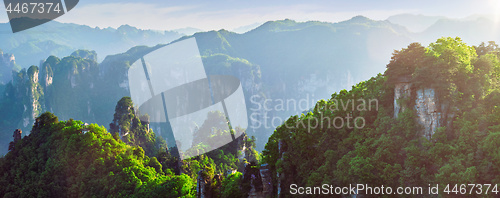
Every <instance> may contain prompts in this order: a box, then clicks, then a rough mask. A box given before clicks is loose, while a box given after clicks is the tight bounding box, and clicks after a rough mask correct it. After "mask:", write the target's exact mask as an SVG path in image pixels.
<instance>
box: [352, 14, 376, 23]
mask: <svg viewBox="0 0 500 198" xmlns="http://www.w3.org/2000/svg"><path fill="white" fill-rule="evenodd" d="M347 22H351V23H367V22H373V20H371V19H369V18H368V17H365V16H362V15H357V16H354V17H352V18H351V19H349V20H347Z"/></svg>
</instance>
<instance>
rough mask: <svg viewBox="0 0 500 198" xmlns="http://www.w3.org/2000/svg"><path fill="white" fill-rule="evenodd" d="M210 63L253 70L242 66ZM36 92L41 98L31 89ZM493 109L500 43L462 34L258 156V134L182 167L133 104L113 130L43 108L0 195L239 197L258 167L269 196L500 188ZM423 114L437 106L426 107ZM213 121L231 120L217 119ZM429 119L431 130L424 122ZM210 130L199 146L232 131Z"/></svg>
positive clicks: (498, 129)
mask: <svg viewBox="0 0 500 198" xmlns="http://www.w3.org/2000/svg"><path fill="white" fill-rule="evenodd" d="M82 53H83V52H82ZM205 58H206V59H207V60H208V61H209V62H213V63H214V64H215V63H217V62H221V61H222V62H228V60H229V63H228V65H226V66H227V67H231V68H238V67H241V69H245V70H249V71H253V70H252V69H251V68H252V67H253V65H251V64H248V63H246V62H245V61H244V60H240V59H234V58H231V57H228V56H225V55H215V56H209V57H205ZM77 60H81V61H85V60H82V59H78V58H77ZM58 61H61V60H58ZM90 63H92V61H90ZM89 67H90V68H92V64H89ZM36 69H37V68H35V67H33V68H31V69H29V70H28V71H26V73H28V74H30V73H35V72H38V70H36ZM239 70H240V69H237V70H236V71H239ZM89 72H90V71H89ZM228 72H229V74H230V72H231V70H228ZM21 74H22V73H21ZM252 75H258V74H257V73H252ZM28 76H32V75H28ZM28 82H31V81H28ZM31 86H33V85H31ZM405 87H406V88H408V89H406V88H405ZM31 88H32V90H35V91H33V92H32V93H33V94H35V97H36V94H37V93H38V92H36V87H35V89H33V87H31ZM398 94H399V95H400V97H396V95H398ZM401 94H402V95H401ZM374 100H375V101H376V102H372V101H374ZM350 102H351V103H352V107H351V103H350ZM346 104H347V105H346ZM498 104H500V48H499V47H498V46H497V45H496V44H495V43H494V42H488V43H482V44H480V45H478V46H468V45H467V44H465V43H464V42H463V41H462V40H461V39H460V38H458V37H457V38H441V39H438V40H437V41H436V42H434V43H431V44H430V45H429V46H428V47H424V46H422V45H421V44H419V43H411V44H410V45H408V47H406V48H403V49H401V50H398V51H395V52H394V53H393V56H392V58H391V60H390V62H389V64H387V70H386V72H385V73H384V74H379V75H377V76H375V77H373V78H371V79H370V80H367V81H364V82H360V83H358V84H357V85H355V86H353V87H352V89H351V90H349V91H348V90H342V91H340V92H338V93H334V94H332V96H331V98H330V99H328V100H321V101H319V102H317V103H316V106H315V107H314V108H313V109H311V110H310V111H307V112H305V113H303V114H301V115H295V116H292V117H290V118H289V119H288V120H286V121H285V122H284V123H283V124H282V125H281V126H279V127H278V128H276V130H275V131H274V133H273V134H272V135H271V137H270V138H269V140H268V142H267V144H266V146H265V150H264V151H263V152H262V154H259V153H258V152H257V151H255V149H254V148H255V147H256V145H255V138H254V137H248V136H246V135H243V136H241V137H240V138H238V139H237V140H236V141H233V142H231V143H229V144H227V145H225V146H223V147H221V148H219V149H216V150H213V151H210V152H208V153H205V154H203V155H198V156H196V157H193V158H190V159H186V160H182V161H181V160H179V157H178V156H175V155H172V154H171V153H174V152H171V151H172V149H176V148H175V147H172V146H169V145H167V143H166V142H165V140H164V139H163V138H161V136H160V135H157V134H155V133H154V131H153V129H152V128H150V127H149V123H148V122H147V121H146V120H148V119H147V118H144V117H142V116H146V117H147V115H141V114H140V113H139V112H137V111H136V107H135V106H134V104H133V103H132V101H131V99H130V98H129V97H123V98H121V99H120V100H119V101H118V102H117V104H116V107H115V111H114V112H115V113H114V115H113V117H112V118H113V119H112V122H111V123H110V124H109V130H107V129H106V128H105V127H103V126H98V125H96V124H90V125H89V124H86V123H83V122H81V121H75V120H73V119H69V120H67V121H58V118H57V117H56V116H55V115H54V114H52V113H48V112H47V113H43V114H41V115H40V116H38V117H37V118H36V119H35V124H34V125H33V127H32V129H31V131H30V133H29V135H27V136H25V137H23V138H22V139H20V138H19V139H16V138H15V141H13V142H11V143H10V145H9V152H8V153H7V154H6V155H5V156H4V157H2V158H0V172H2V175H0V194H1V195H4V197H54V196H57V197H91V196H97V197H106V196H109V197H122V196H125V195H127V196H132V197H195V196H197V195H198V193H200V191H203V192H204V195H205V196H207V197H246V195H248V194H249V193H251V192H252V191H255V190H257V191H262V188H263V187H262V186H263V179H262V181H261V182H259V181H258V179H249V177H253V176H251V175H252V174H253V175H254V176H255V175H262V172H260V173H259V171H262V169H259V167H260V166H263V167H269V170H270V174H269V175H270V177H271V185H272V186H273V189H272V193H273V194H274V195H275V196H277V195H278V192H279V193H280V194H281V195H283V196H287V195H289V193H290V189H289V187H290V184H297V185H298V186H321V185H322V184H331V185H334V186H348V185H349V184H359V183H363V184H369V185H371V186H382V185H384V186H392V187H398V186H411V187H413V186H421V187H427V186H428V185H429V184H439V185H443V186H445V185H446V184H489V183H491V184H499V183H500V166H498V164H500V153H499V152H498V146H499V144H500V106H499V105H498ZM430 107H433V108H434V107H435V109H432V112H430V110H429V108H430ZM427 114H429V115H432V116H429V115H427ZM208 116H209V118H210V119H219V120H220V121H221V122H224V121H226V118H225V117H224V115H223V114H222V113H220V112H210V113H209V114H208ZM427 117H429V118H430V119H432V121H433V122H435V123H433V122H431V123H430V124H429V123H428V122H425V120H426V119H427ZM340 120H342V125H339V122H340ZM422 120H424V121H422ZM430 125H432V126H436V127H435V128H432V127H430ZM108 131H109V132H108ZM212 131H213V133H210V134H202V133H200V134H195V138H194V139H195V140H196V137H198V138H203V139H207V138H208V139H210V138H213V139H216V138H217V136H218V135H227V134H228V133H230V131H220V130H212ZM14 136H15V135H14ZM207 147H209V145H204V144H202V143H199V142H196V141H195V142H194V143H193V147H192V148H191V149H189V150H188V151H186V152H195V153H196V152H200V153H202V152H204V151H203V149H205V148H207ZM181 154H182V153H181ZM258 178H260V176H259V177H258ZM440 190H441V193H440V194H441V195H444V192H443V190H444V188H440ZM479 196H484V195H478V197H479ZM490 196H493V195H491V194H490Z"/></svg>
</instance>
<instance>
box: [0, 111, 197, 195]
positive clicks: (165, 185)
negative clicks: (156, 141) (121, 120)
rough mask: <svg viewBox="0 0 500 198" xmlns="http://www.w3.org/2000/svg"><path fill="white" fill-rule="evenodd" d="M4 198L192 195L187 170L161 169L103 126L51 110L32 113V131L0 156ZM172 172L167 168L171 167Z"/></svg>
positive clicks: (160, 166) (0, 187) (140, 150)
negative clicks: (60, 116)
mask: <svg viewBox="0 0 500 198" xmlns="http://www.w3.org/2000/svg"><path fill="white" fill-rule="evenodd" d="M0 169H1V170H2V171H1V172H2V173H3V174H2V176H1V177H2V178H1V179H0V182H1V183H2V184H1V186H0V194H2V195H4V197H91V196H98V197H123V196H131V197H180V196H192V195H193V194H194V192H193V183H192V181H191V180H190V179H189V176H187V175H184V174H182V175H172V174H164V173H163V172H162V170H161V169H162V165H161V164H160V163H159V162H158V160H156V158H154V157H152V158H150V157H148V156H145V155H144V150H143V149H142V148H141V147H138V146H135V147H134V146H129V145H127V144H125V143H124V142H122V141H121V140H119V139H116V138H114V137H113V136H112V135H111V134H110V133H108V132H106V129H105V128H103V127H100V126H97V125H95V124H91V125H84V123H82V122H81V121H74V120H68V121H61V122H59V121H58V119H57V117H55V116H54V115H53V114H51V113H44V114H42V115H41V116H40V117H38V118H37V122H36V123H35V125H34V126H33V129H32V131H31V134H30V135H29V136H25V137H24V138H23V139H22V140H19V141H18V142H16V144H15V147H14V148H13V149H12V150H11V151H10V152H9V153H8V154H7V155H6V156H5V157H3V158H1V159H0ZM170 173H171V172H170Z"/></svg>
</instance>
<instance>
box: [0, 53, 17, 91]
mask: <svg viewBox="0 0 500 198" xmlns="http://www.w3.org/2000/svg"><path fill="white" fill-rule="evenodd" d="M15 66H16V57H14V54H7V53H3V51H2V50H0V74H2V75H0V83H1V84H7V83H8V82H10V81H11V80H12V75H10V74H11V73H12V71H13V70H14V71H15V70H16V67H15Z"/></svg>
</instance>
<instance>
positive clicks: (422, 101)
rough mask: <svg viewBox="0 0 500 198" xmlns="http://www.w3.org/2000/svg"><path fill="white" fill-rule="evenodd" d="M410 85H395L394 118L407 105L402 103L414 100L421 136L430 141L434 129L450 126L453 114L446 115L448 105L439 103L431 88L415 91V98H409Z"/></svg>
mask: <svg viewBox="0 0 500 198" xmlns="http://www.w3.org/2000/svg"><path fill="white" fill-rule="evenodd" d="M411 93H412V89H411V84H410V83H407V82H400V83H397V84H396V86H395V88H394V117H395V118H397V117H398V114H399V113H400V112H402V111H404V109H405V108H406V106H407V104H403V103H402V101H403V100H405V99H407V100H409V99H413V98H414V99H415V106H414V110H415V113H416V114H417V122H418V123H419V124H420V125H421V126H422V128H423V129H422V135H423V136H424V137H425V138H427V139H430V138H431V137H432V135H433V134H434V133H435V132H436V129H437V128H439V127H442V126H448V125H450V124H451V118H453V114H448V105H447V104H446V103H444V102H440V101H439V99H438V96H437V93H436V91H435V90H434V89H433V88H422V89H418V90H416V91H415V92H414V93H415V97H411Z"/></svg>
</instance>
